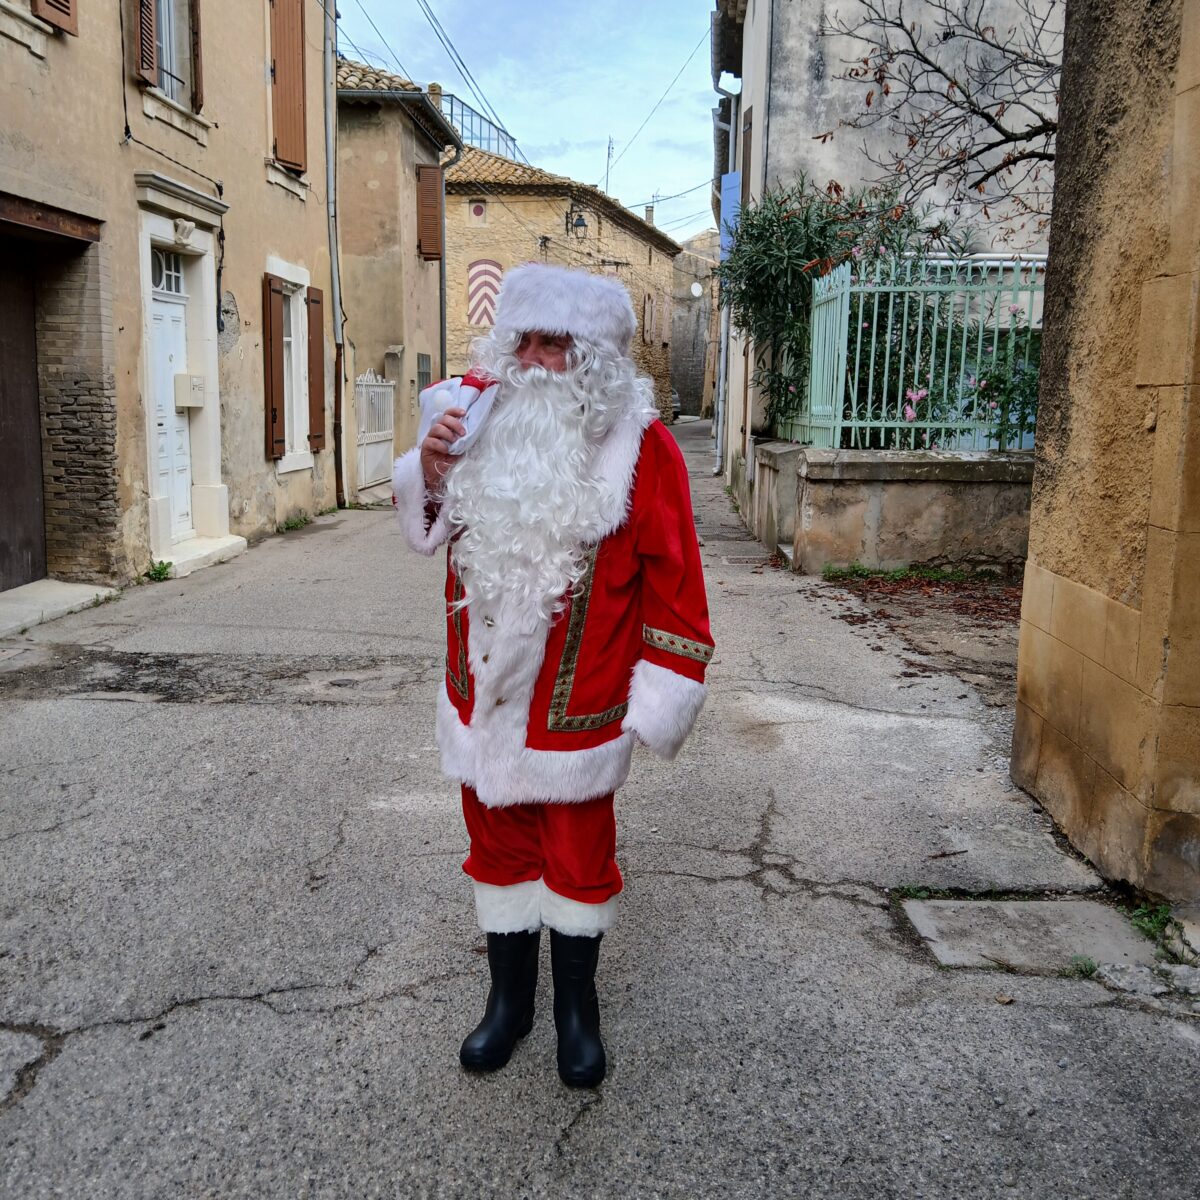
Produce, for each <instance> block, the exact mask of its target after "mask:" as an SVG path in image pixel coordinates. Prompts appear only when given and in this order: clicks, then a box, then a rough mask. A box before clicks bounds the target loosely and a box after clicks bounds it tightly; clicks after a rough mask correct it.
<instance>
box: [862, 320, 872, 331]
mask: <svg viewBox="0 0 1200 1200" xmlns="http://www.w3.org/2000/svg"><path fill="white" fill-rule="evenodd" d="M863 328H864V329H870V328H871V322H870V321H864V322H863Z"/></svg>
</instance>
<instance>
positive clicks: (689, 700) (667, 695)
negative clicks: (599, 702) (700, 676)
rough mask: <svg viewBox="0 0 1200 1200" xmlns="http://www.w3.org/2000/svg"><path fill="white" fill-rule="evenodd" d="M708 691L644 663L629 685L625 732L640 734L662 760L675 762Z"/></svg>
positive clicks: (623, 726)
mask: <svg viewBox="0 0 1200 1200" xmlns="http://www.w3.org/2000/svg"><path fill="white" fill-rule="evenodd" d="M707 694H708V688H707V687H705V685H704V684H702V683H697V682H696V681H695V680H694V679H689V678H688V677H687V676H686V675H680V674H679V673H678V672H676V671H669V670H667V668H666V667H660V666H659V665H658V664H657V663H652V662H647V661H646V660H645V659H644V658H643V659H641V660H640V661H639V662H638V664H637V666H635V667H634V668H633V680H632V682H631V683H630V685H629V711H628V713H626V715H625V720H624V721H622V722H621V728H622V729H623V730H626V731H627V732H632V733H636V734H637V736H638V738H639V740H640V741H642V742H644V743H645V744H646V745H647V746H649V747H650V749H651V750H653V751H654V753H655V754H657V755H658V756H659V757H660V758H666V759H672V758H674V757H675V755H677V754H678V753H679V750H680V747H681V746H682V745H683V743H684V741H685V739H686V738H687V735H688V734H689V733H691V731H692V726H693V725H694V724H695V723H696V718H697V717H698V716H699V715H700V710H701V709H702V708H703V707H704V697H705V696H706V695H707Z"/></svg>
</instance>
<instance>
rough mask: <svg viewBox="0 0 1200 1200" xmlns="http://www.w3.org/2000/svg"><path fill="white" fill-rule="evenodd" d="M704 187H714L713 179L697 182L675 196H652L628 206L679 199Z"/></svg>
mask: <svg viewBox="0 0 1200 1200" xmlns="http://www.w3.org/2000/svg"><path fill="white" fill-rule="evenodd" d="M702 187H712V180H711V179H705V180H704V181H703V182H701V183H698V184H696V186H695V187H690V188H688V190H687V191H686V192H676V193H675V194H674V195H673V196H651V197H650V199H649V200H642V201H640V202H639V203H637V204H630V205H627V206H626V207H628V208H643V207H644V206H645V205H647V204H665V203H666V202H667V201H668V200H678V199H679V197H680V196H690V195H691V194H692V193H693V192H698V191H699V190H700V189H701V188H702Z"/></svg>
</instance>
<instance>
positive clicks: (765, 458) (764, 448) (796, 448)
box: [754, 442, 805, 471]
mask: <svg viewBox="0 0 1200 1200" xmlns="http://www.w3.org/2000/svg"><path fill="white" fill-rule="evenodd" d="M804 449H805V448H804V447H803V446H801V445H799V443H797V442H759V443H758V445H757V446H755V448H754V457H755V459H756V460H757V462H758V464H759V466H763V467H771V468H773V469H774V470H776V471H783V470H784V469H785V468H786V467H787V466H788V464H789V463H790V462H793V461H795V460H797V459H799V457H800V455H801V454H803V453H804Z"/></svg>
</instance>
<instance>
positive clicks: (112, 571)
mask: <svg viewBox="0 0 1200 1200" xmlns="http://www.w3.org/2000/svg"><path fill="white" fill-rule="evenodd" d="M39 265H40V270H39V272H38V277H37V318H36V319H37V346H38V390H39V394H40V399H41V411H42V474H43V480H44V493H45V516H46V569H47V573H48V574H49V575H51V576H53V577H55V578H58V579H71V580H78V581H79V582H82V583H111V582H112V580H113V579H114V578H122V577H124V576H126V575H128V573H129V572H128V571H127V570H126V569H124V567H125V564H124V563H123V562H121V561H119V560H120V559H121V558H122V557H123V556H122V553H121V549H120V545H121V539H120V536H119V531H120V528H121V523H122V513H121V505H120V498H119V496H118V491H117V389H116V379H115V377H114V371H113V340H112V276H111V272H110V267H109V262H108V248H107V246H106V245H105V244H104V243H103V242H98V243H96V244H94V245H92V246H90V247H89V248H88V249H87V250H86V251H84V252H83V253H81V254H67V253H58V252H47V253H44V254H42V255H41V257H40V260H39Z"/></svg>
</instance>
